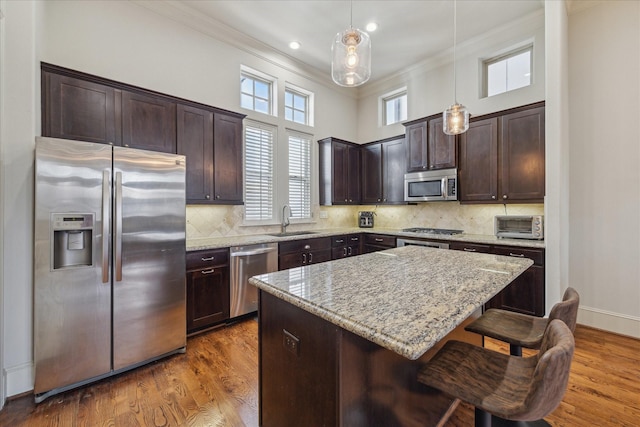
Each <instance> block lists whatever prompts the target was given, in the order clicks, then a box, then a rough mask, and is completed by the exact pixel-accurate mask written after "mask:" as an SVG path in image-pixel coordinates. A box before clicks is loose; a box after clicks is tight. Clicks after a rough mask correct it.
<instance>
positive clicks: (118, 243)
mask: <svg viewBox="0 0 640 427" xmlns="http://www.w3.org/2000/svg"><path fill="white" fill-rule="evenodd" d="M114 200H115V212H114V215H113V216H114V218H113V220H114V221H113V224H114V225H113V236H114V237H113V238H114V249H113V252H114V255H115V257H114V258H115V276H116V277H115V279H116V282H120V281H122V172H116V184H115V195H114Z"/></svg>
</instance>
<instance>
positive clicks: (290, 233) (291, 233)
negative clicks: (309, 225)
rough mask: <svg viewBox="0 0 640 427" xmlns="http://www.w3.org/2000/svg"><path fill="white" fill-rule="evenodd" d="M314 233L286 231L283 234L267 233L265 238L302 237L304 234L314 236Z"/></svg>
mask: <svg viewBox="0 0 640 427" xmlns="http://www.w3.org/2000/svg"><path fill="white" fill-rule="evenodd" d="M315 233H316V232H315V231H286V232H284V233H267V236H273V237H289V236H302V235H305V234H315Z"/></svg>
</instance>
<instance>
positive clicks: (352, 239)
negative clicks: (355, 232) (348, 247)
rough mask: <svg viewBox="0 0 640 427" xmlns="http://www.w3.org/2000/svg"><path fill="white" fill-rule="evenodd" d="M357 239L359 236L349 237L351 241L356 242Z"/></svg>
mask: <svg viewBox="0 0 640 427" xmlns="http://www.w3.org/2000/svg"><path fill="white" fill-rule="evenodd" d="M358 240H360V238H359V237H352V238H351V241H352V242H357V241H358Z"/></svg>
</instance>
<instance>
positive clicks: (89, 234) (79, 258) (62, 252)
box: [51, 213, 94, 270]
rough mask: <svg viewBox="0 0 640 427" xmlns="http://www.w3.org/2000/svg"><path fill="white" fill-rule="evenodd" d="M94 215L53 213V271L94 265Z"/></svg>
mask: <svg viewBox="0 0 640 427" xmlns="http://www.w3.org/2000/svg"><path fill="white" fill-rule="evenodd" d="M93 224H94V214H92V213H53V214H51V229H52V230H53V245H52V248H51V250H52V251H53V269H54V270H57V269H60V268H68V267H84V266H90V265H92V264H93Z"/></svg>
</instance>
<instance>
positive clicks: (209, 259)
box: [200, 256, 216, 261]
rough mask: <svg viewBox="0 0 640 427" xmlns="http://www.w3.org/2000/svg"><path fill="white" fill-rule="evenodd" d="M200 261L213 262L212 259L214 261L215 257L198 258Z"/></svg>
mask: <svg viewBox="0 0 640 427" xmlns="http://www.w3.org/2000/svg"><path fill="white" fill-rule="evenodd" d="M200 259H201V260H202V261H213V260H214V259H216V257H214V256H210V257H209V258H200Z"/></svg>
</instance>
